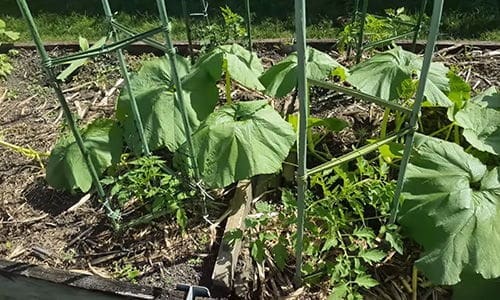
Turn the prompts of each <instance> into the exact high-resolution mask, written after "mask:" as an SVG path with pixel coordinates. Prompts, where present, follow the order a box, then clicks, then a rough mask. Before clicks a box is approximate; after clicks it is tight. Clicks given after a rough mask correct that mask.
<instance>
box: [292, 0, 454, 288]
mask: <svg viewBox="0 0 500 300" xmlns="http://www.w3.org/2000/svg"><path fill="white" fill-rule="evenodd" d="M424 2H425V1H424ZM443 2H444V1H443V0H435V1H434V7H433V11H432V18H431V26H430V32H429V37H428V39H427V46H426V49H425V54H424V62H423V65H422V70H421V75H420V80H419V83H418V89H417V93H416V99H415V102H414V104H413V108H412V109H409V108H406V107H403V106H401V105H398V104H396V103H393V102H389V101H386V100H384V99H382V98H378V97H375V96H372V95H368V94H365V93H362V92H358V91H354V90H351V89H346V88H344V87H341V86H339V85H336V84H329V83H324V82H321V81H316V80H308V78H307V73H306V67H305V66H306V63H307V59H306V4H305V0H295V32H296V40H297V52H298V63H299V68H298V99H299V125H298V143H297V153H298V170H297V209H298V212H297V242H296V249H295V251H296V252H295V254H296V269H295V281H296V284H298V285H300V283H301V281H302V276H301V273H302V255H303V253H302V252H303V246H304V245H303V242H304V241H303V236H304V219H305V205H304V203H305V199H306V191H307V184H308V176H309V175H311V174H314V173H317V172H320V171H323V170H326V169H331V168H333V167H334V166H337V165H339V164H341V163H345V162H347V161H350V160H352V159H355V158H356V157H359V156H362V155H365V154H367V153H369V152H372V151H375V150H376V149H378V147H379V146H381V145H384V144H387V143H390V142H391V141H394V140H395V139H398V138H400V137H405V138H406V142H405V148H404V153H403V158H402V161H401V165H400V170H399V176H398V182H397V187H396V191H395V195H394V201H393V203H392V208H391V218H390V220H391V222H395V221H396V217H397V213H398V210H399V198H400V195H401V191H402V188H403V181H404V176H405V171H406V167H407V165H408V162H409V159H410V154H411V150H412V147H413V142H414V135H415V132H416V130H417V121H418V115H419V113H420V109H421V106H422V103H423V100H424V91H425V85H426V81H427V76H428V74H429V69H430V65H431V62H432V57H433V55H434V47H435V44H436V41H437V37H438V33H439V24H440V22H441V15H442V12H443ZM367 4H368V1H366V0H365V1H364V4H363V6H364V8H363V11H364V12H365V13H366V8H367ZM419 27H420V25H419ZM361 32H362V30H361ZM360 40H361V39H360ZM361 43H362V42H361ZM361 51H362V50H361V49H358V53H361ZM308 84H310V85H313V86H320V87H323V88H326V89H331V90H334V91H337V92H343V93H346V94H348V95H351V96H353V97H355V98H358V99H361V100H364V101H368V102H372V103H376V104H379V105H381V106H384V107H386V108H391V109H394V110H397V111H400V112H404V113H406V114H409V115H410V121H409V123H408V124H407V126H406V127H405V128H404V129H402V130H401V131H400V132H397V133H395V134H394V135H392V136H389V137H387V138H385V139H382V140H380V141H378V142H377V143H374V144H371V145H367V146H363V147H361V148H359V149H357V150H356V151H354V152H351V153H348V154H346V155H344V156H341V157H339V158H335V159H333V160H331V161H329V162H326V163H324V164H322V165H319V166H317V167H315V168H313V169H308V168H307V139H308V137H307V122H308V121H307V120H308V118H309V98H308Z"/></svg>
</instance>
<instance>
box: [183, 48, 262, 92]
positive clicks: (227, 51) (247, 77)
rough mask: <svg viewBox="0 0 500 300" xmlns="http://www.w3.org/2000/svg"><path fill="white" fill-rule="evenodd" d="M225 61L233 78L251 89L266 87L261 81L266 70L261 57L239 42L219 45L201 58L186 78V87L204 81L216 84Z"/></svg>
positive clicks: (191, 86)
mask: <svg viewBox="0 0 500 300" xmlns="http://www.w3.org/2000/svg"><path fill="white" fill-rule="evenodd" d="M225 61H226V62H227V68H228V72H229V74H230V76H231V78H232V79H233V80H235V81H237V82H239V83H240V84H242V85H244V86H246V87H248V88H251V89H256V90H263V89H264V87H263V86H262V83H260V81H259V76H260V75H261V74H262V72H263V71H264V68H263V67H262V63H261V61H260V59H259V58H258V57H257V55H256V54H255V53H252V52H250V51H248V50H247V49H245V48H243V47H241V46H240V45H238V44H233V45H225V46H219V47H217V48H215V49H214V50H212V51H210V52H209V53H207V54H206V55H205V56H203V57H202V58H200V60H199V61H198V62H197V63H196V65H195V66H194V67H193V71H192V72H191V73H190V74H189V76H187V77H186V78H185V79H184V85H185V87H186V89H188V90H192V89H195V87H196V86H197V85H198V84H200V83H201V82H204V81H205V82H211V83H212V84H214V85H215V83H217V82H218V81H219V80H220V79H221V76H222V73H223V72H224V68H223V65H224V62H225Z"/></svg>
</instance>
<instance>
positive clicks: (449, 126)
mask: <svg viewBox="0 0 500 300" xmlns="http://www.w3.org/2000/svg"><path fill="white" fill-rule="evenodd" d="M453 125H455V123H450V124H448V125H446V126H444V127H441V128H440V129H438V130H436V131H434V132H433V133H431V134H429V136H436V135H438V134H440V133H441V132H443V131H445V130H449V129H450V128H452V127H453ZM448 135H449V134H448Z"/></svg>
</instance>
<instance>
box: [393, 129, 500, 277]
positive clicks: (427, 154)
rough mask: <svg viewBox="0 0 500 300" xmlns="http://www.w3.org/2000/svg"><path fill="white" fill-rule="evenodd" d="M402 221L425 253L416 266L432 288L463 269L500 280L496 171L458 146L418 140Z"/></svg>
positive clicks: (408, 175)
mask: <svg viewBox="0 0 500 300" xmlns="http://www.w3.org/2000/svg"><path fill="white" fill-rule="evenodd" d="M415 147H416V148H415V151H414V153H413V156H412V158H411V164H410V165H409V166H408V171H407V173H406V179H405V183H404V194H403V196H404V198H405V200H404V203H403V206H402V210H401V218H400V222H401V224H402V225H403V226H404V227H405V229H406V230H407V232H408V233H409V235H410V236H411V237H413V238H414V239H415V240H416V241H417V242H418V243H420V244H421V245H422V246H423V247H424V249H425V252H424V253H423V254H422V257H421V258H420V259H419V260H418V261H417V262H416V264H417V267H418V268H419V269H420V270H422V271H423V272H424V273H425V275H426V276H427V277H428V278H429V279H430V280H432V281H433V282H434V283H436V284H455V283H457V282H459V281H460V275H461V273H462V272H463V271H464V270H470V271H473V272H474V273H478V274H481V275H482V276H483V277H484V278H495V277H498V276H500V255H498V249H500V215H499V212H500V181H499V175H500V169H499V168H494V169H493V170H488V169H487V168H486V166H485V165H483V164H482V163H481V162H480V161H479V160H478V159H477V158H475V157H474V156H472V155H470V154H467V153H466V152H465V151H464V150H463V149H462V147H460V146H459V145H457V144H454V143H449V142H446V141H443V140H439V139H436V138H430V137H426V136H422V135H417V137H416V145H415Z"/></svg>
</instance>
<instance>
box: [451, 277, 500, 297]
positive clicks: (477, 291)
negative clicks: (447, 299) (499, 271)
mask: <svg viewBox="0 0 500 300" xmlns="http://www.w3.org/2000/svg"><path fill="white" fill-rule="evenodd" d="M498 295H500V278H495V279H484V278H482V277H481V276H480V275H474V274H469V273H467V274H465V275H463V276H462V280H461V281H460V283H458V284H457V285H455V286H453V300H471V299H481V300H497V299H498Z"/></svg>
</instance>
